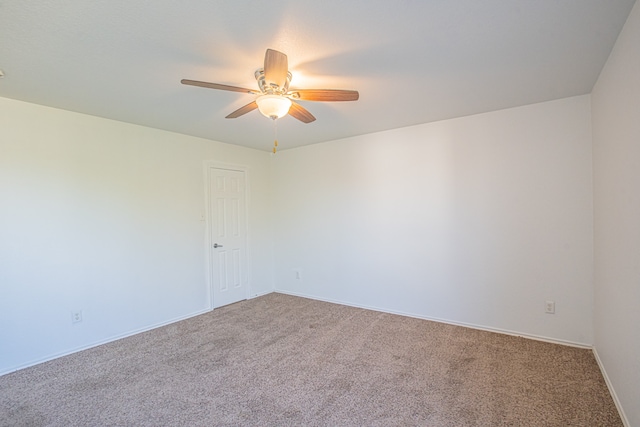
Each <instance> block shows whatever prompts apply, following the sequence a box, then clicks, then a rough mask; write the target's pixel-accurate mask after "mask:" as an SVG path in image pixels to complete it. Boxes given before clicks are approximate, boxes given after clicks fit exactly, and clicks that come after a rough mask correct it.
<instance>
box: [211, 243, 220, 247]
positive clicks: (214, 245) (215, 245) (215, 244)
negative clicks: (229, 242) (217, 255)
mask: <svg viewBox="0 0 640 427" xmlns="http://www.w3.org/2000/svg"><path fill="white" fill-rule="evenodd" d="M213 247H214V248H221V247H222V245H219V244H217V243H214V244H213Z"/></svg>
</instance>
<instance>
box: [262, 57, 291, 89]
mask: <svg viewBox="0 0 640 427" xmlns="http://www.w3.org/2000/svg"><path fill="white" fill-rule="evenodd" d="M288 72H289V62H288V60H287V55H285V54H284V53H282V52H278V51H277V50H273V49H267V52H266V53H265V54H264V81H265V83H267V84H274V85H277V86H278V87H283V86H284V84H285V83H286V82H287V73H288Z"/></svg>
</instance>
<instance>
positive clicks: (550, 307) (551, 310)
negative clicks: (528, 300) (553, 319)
mask: <svg viewBox="0 0 640 427" xmlns="http://www.w3.org/2000/svg"><path fill="white" fill-rule="evenodd" d="M544 312H545V313H547V314H556V302H555V301H551V300H547V301H545V302H544Z"/></svg>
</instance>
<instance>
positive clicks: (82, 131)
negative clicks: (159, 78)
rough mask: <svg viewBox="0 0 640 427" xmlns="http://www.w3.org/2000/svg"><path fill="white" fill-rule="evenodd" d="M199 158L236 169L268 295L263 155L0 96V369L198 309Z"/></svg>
mask: <svg viewBox="0 0 640 427" xmlns="http://www.w3.org/2000/svg"><path fill="white" fill-rule="evenodd" d="M205 160H216V161H220V162H227V163H233V164H240V165H246V166H248V167H249V178H250V185H251V193H250V207H249V215H250V223H251V229H250V230H249V233H250V239H251V244H252V252H251V254H250V256H251V261H252V269H251V278H252V282H251V292H252V294H256V293H264V292H270V291H272V290H273V281H272V277H273V275H272V258H271V240H272V239H271V234H270V219H269V204H270V201H269V192H270V188H269V173H270V172H269V154H267V153H264V152H259V151H256V150H251V149H245V148H240V147H236V146H231V145H227V144H222V143H218V142H212V141H207V140H203V139H198V138H193V137H188V136H184V135H178V134H174V133H169V132H165V131H159V130H154V129H149V128H144V127H140V126H134V125H130V124H125V123H120V122H115V121H110V120H105V119H101V118H96V117H91V116H86V115H81V114H76V113H71V112H67V111H62V110H56V109H52V108H47V107H42V106H37V105H33V104H27V103H23V102H18V101H14V100H9V99H3V98H0V373H3V372H7V371H10V370H13V369H15V368H17V367H20V366H24V365H26V364H30V363H33V362H36V361H39V360H42V359H46V358H50V357H52V356H55V355H58V354H62V353H66V352H69V351H71V350H73V349H77V348H81V347H84V346H88V345H91V344H95V343H97V342H102V341H105V340H110V339H113V338H114V337H117V336H121V335H125V334H129V333H131V332H133V331H136V330H140V329H144V328H148V327H150V326H153V325H157V324H161V323H165V322H168V321H171V320H175V319H178V318H182V317H185V316H190V315H193V314H195V313H198V312H202V311H204V310H206V309H207V308H208V306H209V301H210V299H209V288H208V285H207V278H206V268H205V265H206V256H205V222H202V221H201V215H202V214H203V213H204V211H205V207H204V200H205V194H204V191H205V190H204V168H203V163H204V161H205ZM72 310H82V312H83V317H84V319H83V321H82V322H81V323H78V324H72V323H71V312H72Z"/></svg>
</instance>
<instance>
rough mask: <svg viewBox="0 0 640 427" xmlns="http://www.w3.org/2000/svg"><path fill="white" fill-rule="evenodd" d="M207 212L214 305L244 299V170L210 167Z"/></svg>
mask: <svg viewBox="0 0 640 427" xmlns="http://www.w3.org/2000/svg"><path fill="white" fill-rule="evenodd" d="M209 179H210V182H209V203H210V206H209V214H210V218H209V221H210V224H211V227H210V230H211V236H210V237H211V238H210V240H209V241H210V243H211V249H210V251H209V253H210V254H211V260H210V261H211V262H210V266H211V279H212V280H211V282H212V287H213V307H214V308H215V307H221V306H223V305H227V304H231V303H234V302H237V301H241V300H244V299H247V295H248V287H249V285H248V277H247V276H248V274H247V273H248V266H247V231H246V230H247V222H246V221H247V219H246V218H247V214H246V206H245V205H246V203H245V173H244V171H237V170H228V169H219V168H213V167H212V168H210V170H209Z"/></svg>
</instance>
